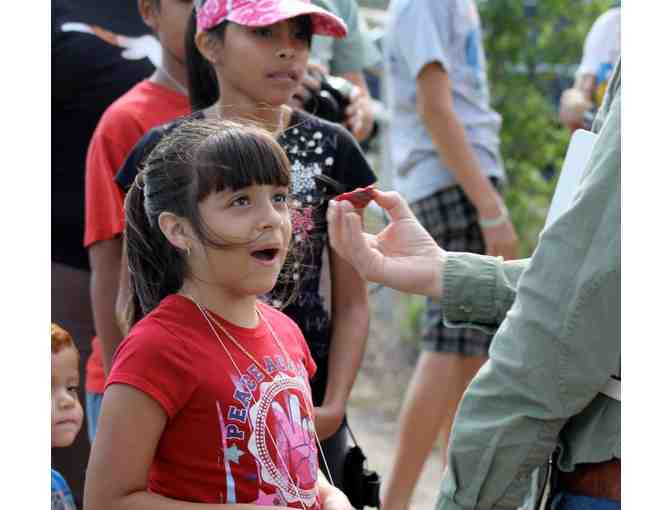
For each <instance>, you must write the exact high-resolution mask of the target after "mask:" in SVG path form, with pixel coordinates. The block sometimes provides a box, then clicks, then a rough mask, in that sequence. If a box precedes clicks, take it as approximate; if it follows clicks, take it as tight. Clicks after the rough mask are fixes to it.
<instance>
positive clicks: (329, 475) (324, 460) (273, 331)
mask: <svg viewBox="0 0 672 510" xmlns="http://www.w3.org/2000/svg"><path fill="white" fill-rule="evenodd" d="M257 313H258V314H259V317H261V319H262V320H263V321H264V324H266V327H267V328H268V330H269V331H270V332H271V335H273V339H274V340H275V342H276V343H277V344H278V345H280V346H282V344H281V343H280V341H279V340H278V337H277V335H276V334H275V330H274V329H273V328H272V327H271V324H270V323H269V322H268V320H267V319H266V317H264V314H263V313H261V312H259V311H257ZM281 348H282V350H283V351H284V350H285V349H284V347H281ZM285 357H286V358H287V360H289V355H288V354H287V353H286V352H285ZM308 415H309V416H310V417H311V419H312V421H313V428H314V427H315V420H314V419H313V413H308ZM313 434H315V442H316V443H317V448H318V450H320V457H322V463H323V464H324V467H325V469H326V470H327V476H328V477H329V483H330V484H331V485H335V484H334V479H333V477H332V476H331V470H330V469H329V463H328V462H327V457H326V455H325V454H324V450H322V443H320V438H319V437H317V431H316V430H314V431H313Z"/></svg>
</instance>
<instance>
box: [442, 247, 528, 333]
mask: <svg viewBox="0 0 672 510" xmlns="http://www.w3.org/2000/svg"><path fill="white" fill-rule="evenodd" d="M528 262H529V259H523V260H513V261H506V262H505V261H504V259H502V258H501V257H488V256H483V255H477V254H474V253H462V252H459V253H458V252H454V253H449V254H448V257H447V258H446V261H445V263H444V266H443V297H442V309H443V320H444V325H445V326H446V327H448V328H451V327H454V328H464V327H468V328H476V329H481V330H483V331H485V332H486V333H489V334H493V333H494V332H495V331H496V330H497V328H498V327H499V325H500V323H501V322H502V321H503V320H504V317H505V316H506V313H507V312H508V311H509V308H511V305H512V304H513V301H514V299H515V297H516V286H517V285H518V279H519V278H520V275H521V274H522V272H523V271H524V270H525V268H526V267H527V264H528Z"/></svg>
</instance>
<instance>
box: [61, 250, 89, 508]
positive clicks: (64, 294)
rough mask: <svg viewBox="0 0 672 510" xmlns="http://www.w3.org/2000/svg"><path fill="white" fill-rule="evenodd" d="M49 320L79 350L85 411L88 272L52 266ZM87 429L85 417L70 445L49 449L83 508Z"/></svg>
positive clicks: (87, 344)
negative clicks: (62, 329) (70, 337)
mask: <svg viewBox="0 0 672 510" xmlns="http://www.w3.org/2000/svg"><path fill="white" fill-rule="evenodd" d="M51 320H52V322H55V323H57V324H58V325H59V326H61V327H63V328H64V329H65V330H66V331H68V333H70V335H72V338H73V340H74V341H75V344H76V345H77V349H78V350H79V399H80V402H81V404H82V408H84V407H85V402H84V395H85V394H86V393H85V385H84V382H85V374H86V372H85V370H86V360H87V359H88V358H89V355H90V354H91V339H92V338H93V335H94V326H93V313H92V311H91V300H90V297H89V273H88V271H83V270H79V269H74V268H72V267H68V266H65V265H63V264H58V263H56V262H52V263H51ZM86 427H87V425H86V416H84V424H83V425H82V430H81V431H80V432H79V434H78V435H77V438H76V439H75V442H74V443H73V444H72V446H69V447H67V448H52V449H51V467H52V468H54V469H56V470H57V471H59V472H60V473H61V475H63V477H64V478H65V480H66V481H67V482H68V484H69V485H70V488H71V489H72V495H73V497H74V499H75V503H76V504H77V508H82V506H83V505H82V498H83V494H84V475H85V474H86V465H87V463H88V460H89V440H88V438H87V435H86Z"/></svg>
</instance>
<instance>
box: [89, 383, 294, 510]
mask: <svg viewBox="0 0 672 510" xmlns="http://www.w3.org/2000/svg"><path fill="white" fill-rule="evenodd" d="M166 422H167V415H166V413H165V411H164V410H163V408H162V407H161V406H160V405H159V404H158V403H157V402H156V401H155V400H153V399H152V398H151V397H149V396H148V395H146V394H145V393H143V392H141V391H139V390H137V389H135V388H133V387H131V386H128V385H125V384H112V385H110V386H109V387H108V388H107V389H106V390H105V397H104V398H103V407H102V410H101V413H100V418H99V422H98V431H97V433H96V440H95V442H94V444H93V448H92V450H91V458H90V460H89V466H88V468H87V472H86V486H85V487H84V507H85V508H86V509H87V510H107V509H110V510H236V509H241V510H243V509H244V510H267V507H261V506H258V505H235V504H232V505H219V504H205V503H189V502H185V501H178V500H175V499H170V498H166V497H164V496H161V495H159V494H153V493H150V492H148V491H147V476H148V473H149V467H150V465H151V463H152V459H153V458H154V454H155V451H156V446H157V444H158V442H159V439H160V438H161V435H162V434H163V429H164V427H165V425H166ZM286 510H290V509H286Z"/></svg>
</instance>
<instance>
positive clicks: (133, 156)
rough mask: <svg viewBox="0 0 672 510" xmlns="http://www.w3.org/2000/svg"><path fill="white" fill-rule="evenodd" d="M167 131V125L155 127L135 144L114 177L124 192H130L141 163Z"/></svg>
mask: <svg viewBox="0 0 672 510" xmlns="http://www.w3.org/2000/svg"><path fill="white" fill-rule="evenodd" d="M166 132H167V130H166V128H165V126H159V127H155V128H153V129H150V130H149V131H147V133H145V135H144V136H143V137H142V138H140V140H139V141H138V143H136V144H135V147H133V150H132V151H131V152H130V153H129V154H128V156H127V157H126V161H124V164H123V165H122V166H121V168H120V169H119V171H118V172H117V175H116V176H115V177H114V182H116V183H117V186H119V187H120V188H121V191H122V193H124V194H126V193H128V190H129V189H130V188H131V185H132V184H133V181H134V180H135V176H136V175H138V171H139V168H140V165H141V164H142V163H143V161H144V160H145V157H146V156H147V155H148V154H149V153H150V152H151V151H152V149H153V148H154V147H156V146H157V144H158V143H159V142H160V141H161V138H163V137H164V136H165V134H166Z"/></svg>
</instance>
